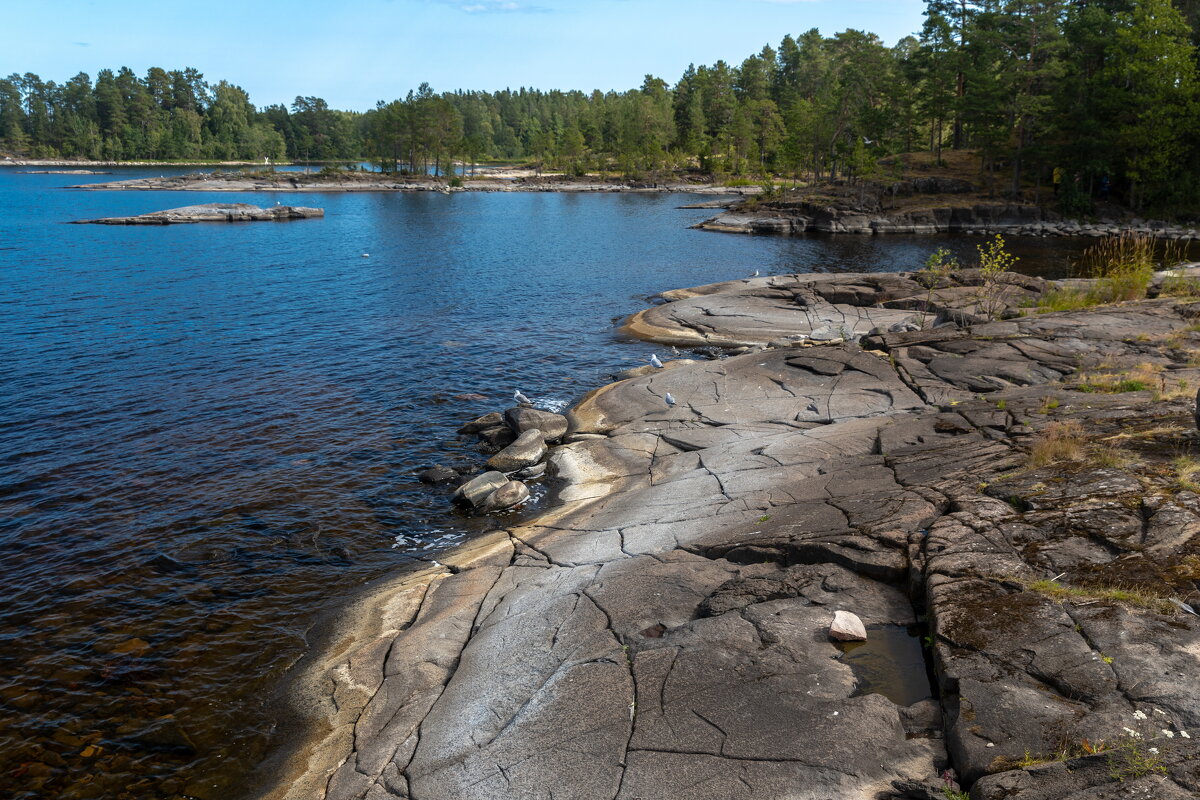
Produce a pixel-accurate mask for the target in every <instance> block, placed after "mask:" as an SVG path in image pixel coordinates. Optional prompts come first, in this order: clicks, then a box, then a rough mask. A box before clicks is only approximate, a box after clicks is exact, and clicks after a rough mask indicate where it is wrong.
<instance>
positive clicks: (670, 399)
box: [663, 392, 675, 406]
mask: <svg viewBox="0 0 1200 800" xmlns="http://www.w3.org/2000/svg"><path fill="white" fill-rule="evenodd" d="M663 400H665V401H666V403H667V405H669V406H673V405H675V398H674V397H672V396H671V393H670V392H667V393H666V394H665V395H663Z"/></svg>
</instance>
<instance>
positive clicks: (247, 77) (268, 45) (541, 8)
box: [0, 0, 925, 111]
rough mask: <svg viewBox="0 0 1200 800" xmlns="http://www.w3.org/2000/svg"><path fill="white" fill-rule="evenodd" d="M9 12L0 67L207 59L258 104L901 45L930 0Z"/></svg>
mask: <svg viewBox="0 0 1200 800" xmlns="http://www.w3.org/2000/svg"><path fill="white" fill-rule="evenodd" d="M5 5H6V6H7V7H6V8H5V9H4V13H3V15H0V75H9V74H12V73H14V72H15V73H21V74H24V73H26V72H33V73H36V74H38V75H40V76H41V77H42V79H43V80H54V81H57V82H60V83H61V82H64V81H66V80H68V79H69V78H71V77H72V76H74V75H76V74H77V73H79V72H86V73H88V74H89V75H90V76H91V77H92V78H93V79H94V78H95V76H96V72H97V71H98V70H100V69H104V68H106V67H107V68H112V69H116V68H118V67H122V66H128V67H130V68H131V69H133V70H134V71H135V72H136V73H138V74H139V75H145V72H146V70H147V69H148V68H149V67H153V66H157V67H163V68H164V69H181V68H183V67H195V68H197V69H199V70H200V71H201V72H203V73H204V76H205V79H206V80H208V81H209V82H213V83H215V82H216V81H218V80H221V79H224V80H228V81H229V82H230V83H234V84H237V85H239V86H241V87H242V88H243V89H245V90H246V91H247V92H249V94H250V99H251V101H252V102H253V103H254V104H255V105H258V106H266V105H270V104H274V103H283V104H285V105H289V104H290V103H291V101H292V100H293V99H294V98H295V97H296V96H297V95H306V96H317V97H323V98H325V100H326V101H327V102H328V103H329V105H330V106H332V107H334V108H343V109H350V110H358V111H365V110H367V109H369V108H373V107H374V106H375V103H376V101H378V100H392V99H395V98H397V97H403V96H404V95H405V94H406V93H407V92H408V91H409V90H410V89H415V88H416V87H417V86H418V85H419V84H420V83H421V82H422V81H427V82H429V84H430V85H432V86H433V88H434V90H435V91H439V92H440V91H450V90H454V89H481V90H497V89H504V88H506V87H508V88H514V89H515V88H518V87H521V86H527V87H534V88H538V89H582V90H585V91H591V90H592V89H601V90H609V89H616V90H624V89H630V88H634V87H637V86H640V85H641V83H642V78H643V77H644V76H645V75H646V74H648V73H649V74H653V75H655V76H657V77H660V78H662V79H664V80H666V81H667V82H668V83H670V84H674V83H675V82H676V81H677V80H678V79H679V76H680V75H681V74H682V73H683V71H684V70H685V69H686V68H687V66H688V64H691V63H695V64H697V65H699V64H712V63H714V62H716V61H717V60H719V59H724V60H725V61H727V62H729V63H731V64H739V63H741V61H742V60H743V59H745V58H746V57H747V56H749V55H751V54H753V53H756V52H758V51H759V50H761V49H762V47H763V45H765V44H771V45H772V46H777V45H778V44H779V41H780V40H781V39H782V38H783V37H784V35H785V34H788V33H790V34H793V35H797V34H800V33H803V32H804V31H807V30H809V29H810V28H819V29H820V30H821V32H822V33H823V34H825V35H832V34H833V33H836V32H837V31H842V30H845V29H847V28H857V29H859V30H866V31H870V32H872V33H875V34H878V35H879V37H880V38H882V39H883V41H884V42H885V43H886V44H888V45H892V44H895V43H896V42H897V41H898V40H899V39H901V38H902V37H904V36H906V35H909V34H911V33H915V32H916V31H917V30H919V29H920V27H921V15H922V10H923V9H924V5H925V4H924V2H923V0H341V2H329V1H328V0H286V2H285V1H283V0H237V2H231V0H206V2H203V3H196V2H192V1H191V0H188V1H187V2H185V1H184V0H34V2H23V3H15V2H14V3H6V4H5Z"/></svg>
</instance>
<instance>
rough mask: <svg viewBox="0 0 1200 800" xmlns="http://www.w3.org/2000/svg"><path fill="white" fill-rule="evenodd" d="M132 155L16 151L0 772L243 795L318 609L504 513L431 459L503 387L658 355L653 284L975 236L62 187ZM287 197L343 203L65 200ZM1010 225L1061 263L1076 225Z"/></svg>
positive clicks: (604, 200) (603, 210) (922, 248)
mask: <svg viewBox="0 0 1200 800" xmlns="http://www.w3.org/2000/svg"><path fill="white" fill-rule="evenodd" d="M172 171H173V172H185V171H187V170H172ZM114 172H115V173H116V174H115V175H113V176H111V177H110V176H80V177H75V176H66V175H29V174H19V173H18V172H16V171H15V170H13V169H3V170H0V209H2V210H3V214H2V215H0V388H2V391H0V599H2V601H3V602H2V603H0V686H2V687H3V688H2V689H0V703H2V704H3V713H2V714H0V796H4V797H9V798H47V797H57V798H100V797H103V798H139V800H142V799H144V798H176V797H180V796H182V795H185V794H186V795H190V796H195V797H199V798H210V797H211V798H216V797H222V798H226V797H229V796H231V795H233V796H237V795H239V794H240V793H244V789H245V787H244V785H243V782H242V781H241V778H242V777H243V776H244V775H245V773H246V771H247V770H248V769H249V768H250V767H252V766H253V765H254V764H256V763H258V762H259V761H260V760H261V759H262V757H263V755H264V753H265V752H267V749H268V748H269V746H270V744H271V742H272V738H271V732H272V729H273V720H274V719H275V706H274V705H273V704H272V702H271V698H272V696H273V693H275V692H276V691H277V690H278V688H279V687H280V686H281V685H282V681H283V680H284V679H285V677H286V675H287V671H288V668H289V666H290V665H292V664H293V663H294V662H295V661H296V660H297V659H298V658H299V657H300V656H301V655H303V653H304V652H305V647H306V635H307V634H308V632H309V630H310V628H311V627H312V625H313V624H314V621H315V620H316V619H317V618H318V617H319V616H320V615H321V614H322V613H325V612H328V611H329V610H330V609H334V608H336V606H337V604H338V603H339V602H341V601H344V599H345V598H346V597H348V596H349V595H351V594H352V593H353V592H354V591H355V590H356V589H357V588H358V587H361V586H362V585H363V584H365V583H367V582H368V581H370V580H372V579H374V578H378V577H379V576H381V575H385V574H388V573H390V572H394V571H395V570H399V569H402V568H404V567H405V566H406V565H409V564H412V563H414V562H415V561H418V560H421V559H429V558H432V557H434V555H436V553H437V552H438V551H439V550H440V549H444V548H445V547H448V546H451V545H453V544H455V543H458V542H461V541H463V540H464V539H465V538H466V537H469V536H471V535H472V534H474V533H477V532H480V531H483V530H487V529H491V528H494V527H497V526H503V525H506V524H511V522H512V521H513V519H514V517H512V516H508V517H503V516H501V517H498V518H493V519H487V518H478V517H476V518H471V517H468V516H465V515H462V514H459V513H457V512H454V511H452V510H451V509H450V506H449V501H448V490H446V489H431V488H428V487H425V486H423V485H422V484H420V483H419V482H418V481H417V480H416V477H415V476H416V473H417V472H418V471H420V470H421V469H422V468H424V467H427V466H431V465H433V464H436V463H449V464H454V463H460V462H470V463H476V464H478V463H481V462H482V460H483V457H482V456H481V455H480V454H479V453H478V452H476V451H475V450H474V449H473V446H474V443H473V442H469V441H465V440H459V439H458V438H457V437H456V436H455V430H456V429H457V428H458V427H459V426H460V425H461V424H462V423H463V422H465V421H467V420H469V419H471V418H473V417H475V416H478V415H480V414H483V413H486V412H488V411H494V410H502V409H504V408H505V407H507V406H508V405H510V404H511V397H512V393H513V390H514V389H517V388H520V389H521V390H522V391H524V392H525V393H526V394H528V395H530V396H531V397H532V398H533V399H534V400H535V401H537V402H538V404H539V405H543V406H544V407H551V408H562V407H564V406H566V405H567V404H569V403H571V402H572V401H573V400H575V399H577V398H579V397H580V396H581V395H582V394H583V393H585V392H586V391H588V390H590V389H592V388H594V387H596V386H597V385H600V384H602V383H606V382H608V377H607V376H608V375H609V374H610V373H612V372H614V371H617V370H620V369H625V368H628V367H631V366H636V365H638V364H640V363H644V361H645V359H646V357H647V356H648V355H649V354H650V353H651V352H654V351H655V348H654V347H652V346H650V345H647V344H644V343H638V342H630V341H622V340H621V339H620V338H619V337H618V336H617V335H616V333H615V326H614V323H615V322H617V321H618V320H620V319H621V318H622V317H624V316H625V315H627V314H630V313H632V312H634V311H637V310H639V309H640V308H643V307H644V305H645V303H646V302H647V298H648V296H650V295H652V294H654V293H656V292H659V291H662V290H664V289H671V288H677V287H683V286H692V285H697V284H703V283H710V282H714V281H721V280H728V279H733V278H739V277H744V276H747V275H749V274H751V273H753V272H754V271H755V270H760V271H762V272H763V274H772V273H779V274H782V273H790V272H797V271H799V272H812V271H894V270H908V269H916V268H919V267H920V265H921V264H922V263H923V261H924V259H925V257H926V256H927V255H928V253H929V252H931V251H932V250H933V249H935V248H936V247H939V246H947V247H950V248H951V249H953V250H955V251H956V252H958V253H960V254H962V255H963V256H964V257H969V256H970V255H971V254H973V251H974V246H975V244H976V243H977V242H978V241H979V239H977V238H975V239H973V238H970V237H913V236H894V237H854V236H845V237H840V238H838V237H826V238H818V237H808V238H770V237H748V236H733V235H723V234H716V233H706V232H700V231H693V230H689V229H688V226H690V225H692V224H694V223H696V222H699V221H700V220H702V219H704V218H706V217H708V216H711V215H712V214H713V213H714V212H712V211H705V210H680V209H678V208H677V206H678V205H679V204H681V203H685V202H689V201H693V200H695V199H697V198H694V197H691V196H688V195H642V194H638V195H633V194H543V193H530V194H517V193H512V194H508V193H497V194H454V195H451V196H444V195H441V194H437V193H429V194H408V195H395V194H381V193H367V194H342V193H331V194H316V193H303V194H295V195H282V196H281V195H276V194H269V195H241V194H236V195H235V194H229V193H220V194H200V193H194V192H187V193H169V192H124V193H121V192H83V191H77V190H68V189H65V188H63V187H65V186H67V185H69V184H71V183H76V182H80V181H105V180H113V179H117V178H119V177H121V176H128V177H137V176H144V175H149V174H161V173H164V172H166V170H165V169H158V168H154V169H116V170H114ZM703 199H707V198H703ZM275 200H279V201H281V202H283V203H285V204H295V205H316V206H321V207H323V208H325V211H326V216H325V218H324V219H320V220H309V221H299V222H291V223H257V224H242V225H225V224H206V225H179V226H170V227H157V226H155V227H106V226H90V225H66V224H64V223H65V222H67V221H70V220H73V219H82V218H95V217H102V216H120V215H131V214H138V213H144V212H148V211H155V210H161V209H165V208H172V207H175V206H182V205H190V204H193V203H201V202H214V201H220V202H252V203H258V204H260V205H269V204H273V203H274V202H275ZM1013 245H1014V249H1016V250H1017V252H1019V253H1022V254H1024V256H1025V261H1024V262H1023V263H1022V266H1024V267H1026V268H1027V269H1029V270H1030V271H1034V272H1039V273H1043V274H1055V273H1056V272H1057V273H1059V274H1061V271H1062V269H1063V264H1064V257H1065V255H1066V254H1068V253H1071V252H1074V251H1076V250H1077V249H1078V248H1079V247H1080V246H1081V243H1077V242H1069V241H1053V240H1032V241H1025V242H1020V241H1014V242H1013ZM364 254H367V257H364ZM470 395H482V396H483V397H485V398H486V399H482V400H481V399H478V398H472V397H470ZM536 512H537V507H536V506H535V507H533V508H531V509H530V510H527V511H525V512H522V513H523V515H524V516H525V517H528V516H531V515H533V514H536Z"/></svg>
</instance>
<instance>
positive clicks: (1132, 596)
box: [1025, 580, 1175, 614]
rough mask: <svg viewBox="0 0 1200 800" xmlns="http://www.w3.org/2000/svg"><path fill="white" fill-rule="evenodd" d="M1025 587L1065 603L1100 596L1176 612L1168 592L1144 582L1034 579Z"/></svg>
mask: <svg viewBox="0 0 1200 800" xmlns="http://www.w3.org/2000/svg"><path fill="white" fill-rule="evenodd" d="M1025 588H1026V589H1028V590H1029V591H1031V592H1037V593H1038V594H1040V595H1043V596H1045V597H1049V598H1051V599H1053V600H1058V601H1059V602H1063V603H1066V602H1071V603H1076V602H1084V601H1088V600H1096V601H1106V602H1109V603H1117V604H1119V605H1123V606H1129V607H1132V608H1144V609H1147V610H1150V611H1157V612H1159V613H1160V614H1174V613H1175V606H1173V605H1172V604H1171V603H1170V601H1168V600H1167V596H1166V595H1162V594H1158V593H1156V592H1153V591H1151V590H1149V589H1146V588H1145V587H1140V586H1105V585H1101V584H1094V585H1086V586H1071V585H1068V584H1064V583H1059V582H1058V581H1050V580H1041V581H1031V582H1029V583H1027V584H1025Z"/></svg>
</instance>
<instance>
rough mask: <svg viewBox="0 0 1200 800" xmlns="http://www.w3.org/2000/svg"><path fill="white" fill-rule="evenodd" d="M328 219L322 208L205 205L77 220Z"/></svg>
mask: <svg viewBox="0 0 1200 800" xmlns="http://www.w3.org/2000/svg"><path fill="white" fill-rule="evenodd" d="M323 216H325V209H323V208H307V207H305V206H267V207H266V208H259V207H258V206H255V205H251V204H250V203H204V204H201V205H195V206H182V207H180V208H169V209H167V210H165V211H152V212H150V213H149V214H138V215H137V216H132V217H102V218H100V219H80V220H75V223H74V224H76V225H180V224H189V223H194V222H284V221H287V220H293V219H315V218H317V217H323Z"/></svg>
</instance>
